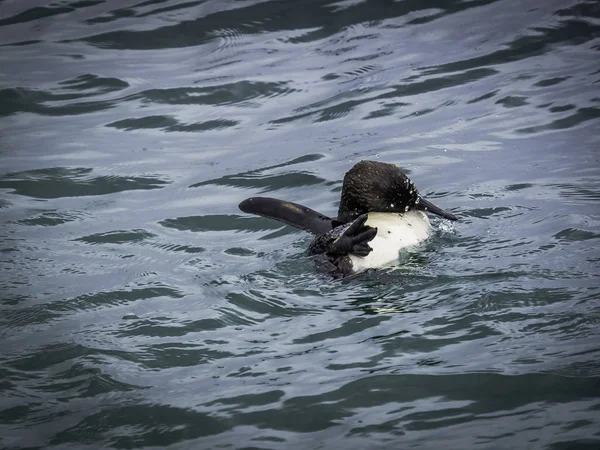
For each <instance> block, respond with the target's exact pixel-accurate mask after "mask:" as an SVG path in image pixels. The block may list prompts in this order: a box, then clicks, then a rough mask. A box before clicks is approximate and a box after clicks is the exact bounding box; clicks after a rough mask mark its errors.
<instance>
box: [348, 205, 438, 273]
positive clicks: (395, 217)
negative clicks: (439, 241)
mask: <svg viewBox="0 0 600 450" xmlns="http://www.w3.org/2000/svg"><path fill="white" fill-rule="evenodd" d="M366 225H369V226H371V227H377V235H376V236H375V238H374V239H373V240H372V241H371V242H369V245H370V246H371V248H372V249H373V251H372V252H371V253H369V254H368V255H367V256H366V257H364V258H362V257H360V256H354V255H350V259H351V260H352V266H353V269H354V271H355V272H361V271H363V270H366V269H370V268H375V267H381V266H384V265H386V264H389V263H391V262H393V261H397V260H398V256H399V252H400V251H401V250H402V249H405V248H407V247H411V246H414V245H418V244H420V243H421V242H423V241H424V240H425V239H427V238H428V237H429V234H430V232H431V225H430V223H429V219H428V218H427V216H426V215H425V213H423V212H422V211H409V212H407V213H403V214H399V213H370V214H369V217H368V219H367V223H366Z"/></svg>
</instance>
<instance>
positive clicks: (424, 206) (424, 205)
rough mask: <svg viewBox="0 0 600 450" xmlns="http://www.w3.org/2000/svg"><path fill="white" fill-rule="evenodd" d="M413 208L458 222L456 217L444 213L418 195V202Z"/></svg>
mask: <svg viewBox="0 0 600 450" xmlns="http://www.w3.org/2000/svg"><path fill="white" fill-rule="evenodd" d="M415 208H416V209H420V210H421V211H427V212H431V213H434V214H437V215H438V216H441V217H443V218H444V219H448V220H458V217H456V216H455V215H454V214H451V213H449V212H446V211H444V210H443V209H442V208H438V207H437V206H435V205H434V204H433V203H431V202H430V201H429V200H426V199H424V198H423V197H421V196H420V195H419V201H418V203H417V204H416V205H415Z"/></svg>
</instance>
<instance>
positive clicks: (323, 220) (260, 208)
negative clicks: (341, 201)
mask: <svg viewBox="0 0 600 450" xmlns="http://www.w3.org/2000/svg"><path fill="white" fill-rule="evenodd" d="M238 207H239V208H240V210H242V211H243V212H245V213H248V214H256V215H259V216H263V217H267V218H269V219H275V220H278V221H280V222H283V223H285V224H288V225H291V226H293V227H295V228H299V229H301V230H305V231H308V232H310V233H314V234H317V235H320V234H325V233H328V232H329V231H331V230H333V228H334V220H333V219H331V218H330V217H327V216H325V215H323V214H321V213H318V212H317V211H315V210H313V209H310V208H309V207H307V206H303V205H299V204H297V203H292V202H287V201H285V200H279V199H276V198H270V197H251V198H247V199H246V200H244V201H243V202H241V203H240V204H239V205H238Z"/></svg>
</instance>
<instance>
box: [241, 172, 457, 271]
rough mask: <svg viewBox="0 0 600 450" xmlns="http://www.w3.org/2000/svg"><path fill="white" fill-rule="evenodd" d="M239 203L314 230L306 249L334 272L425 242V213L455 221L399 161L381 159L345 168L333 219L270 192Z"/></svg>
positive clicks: (360, 267)
mask: <svg viewBox="0 0 600 450" xmlns="http://www.w3.org/2000/svg"><path fill="white" fill-rule="evenodd" d="M239 208H240V209H241V210H242V211H243V212H246V213H250V214H257V215H259V216H263V217H268V218H271V219H275V220H278V221H280V222H284V223H286V224H288V225H291V226H293V227H296V228H299V229H302V230H305V231H308V232H311V233H314V234H316V235H317V237H316V238H315V239H314V241H313V242H312V243H311V244H310V246H309V249H308V253H309V255H312V256H315V257H316V261H317V263H318V264H317V265H318V267H319V269H321V270H323V271H326V272H329V273H330V274H332V275H333V276H334V277H345V276H348V275H351V274H354V273H359V272H362V271H364V270H366V269H370V268H378V267H382V266H384V265H386V264H389V263H391V262H393V261H396V260H397V259H398V257H399V252H400V250H402V249H403V248H406V247H410V246H413V245H417V244H419V243H421V242H423V241H424V240H425V239H427V238H428V237H429V235H430V232H431V224H430V223H429V219H428V218H427V215H426V214H425V212H430V213H433V214H437V215H439V216H441V217H443V218H445V219H448V220H457V217H456V216H455V215H454V214H451V213H449V212H446V211H444V210H442V209H440V208H438V207H437V206H435V205H434V204H433V203H431V202H430V201H428V200H426V199H425V198H423V197H421V195H420V194H419V191H418V190H417V188H416V187H415V185H414V183H413V182H412V181H411V180H410V179H409V178H408V177H407V176H406V175H405V174H404V173H403V172H402V171H401V170H400V169H399V168H398V167H397V166H396V165H394V164H388V163H382V162H379V161H360V162H359V163H357V164H356V165H354V167H352V168H351V169H350V170H349V171H348V172H347V173H346V175H345V176H344V181H343V184H342V198H341V201H340V206H339V210H338V215H337V217H336V218H335V219H332V218H330V217H327V216H325V215H323V214H320V213H318V212H317V211H314V210H312V209H310V208H308V207H306V206H303V205H299V204H297V203H292V202H287V201H284V200H278V199H275V198H269V197H252V198H248V199H246V200H244V201H242V202H241V203H240V204H239Z"/></svg>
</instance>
